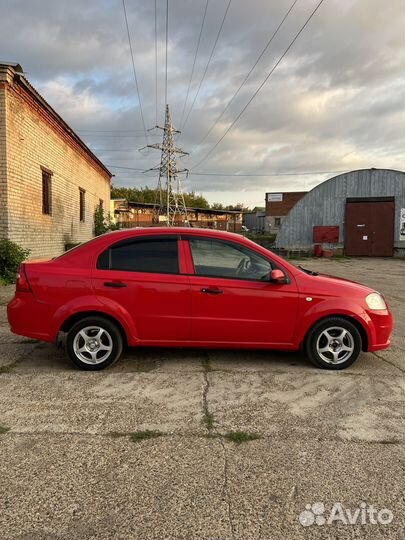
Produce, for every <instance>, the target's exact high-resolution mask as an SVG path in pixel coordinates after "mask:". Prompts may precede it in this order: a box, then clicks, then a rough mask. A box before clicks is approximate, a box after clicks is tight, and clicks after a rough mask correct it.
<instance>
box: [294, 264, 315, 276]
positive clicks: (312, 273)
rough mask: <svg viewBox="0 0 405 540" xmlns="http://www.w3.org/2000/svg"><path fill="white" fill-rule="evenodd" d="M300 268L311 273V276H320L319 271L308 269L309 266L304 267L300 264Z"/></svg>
mask: <svg viewBox="0 0 405 540" xmlns="http://www.w3.org/2000/svg"><path fill="white" fill-rule="evenodd" d="M298 268H299V269H300V270H302V271H303V272H305V273H306V274H309V275H310V276H319V272H314V271H313V270H308V268H303V267H302V266H300V265H298Z"/></svg>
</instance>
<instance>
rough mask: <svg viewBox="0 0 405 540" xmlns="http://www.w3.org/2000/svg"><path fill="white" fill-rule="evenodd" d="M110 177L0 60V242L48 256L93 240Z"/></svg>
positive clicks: (18, 70) (106, 204) (16, 70)
mask: <svg viewBox="0 0 405 540" xmlns="http://www.w3.org/2000/svg"><path fill="white" fill-rule="evenodd" d="M110 180H111V173H110V172H109V170H108V169H107V168H106V167H105V166H104V165H103V164H102V163H101V161H100V160H99V159H98V158H97V157H96V156H95V155H94V154H93V153H92V152H91V150H90V149H89V148H88V147H87V146H86V145H85V143H84V142H83V141H82V140H81V139H80V138H79V137H78V135H76V133H75V132H74V131H73V130H72V129H71V128H70V127H69V126H68V125H67V124H66V122H64V120H63V119H62V118H61V117H60V116H59V115H58V114H57V113H56V112H55V111H54V110H53V109H52V107H50V105H49V104H48V103H47V102H46V101H45V100H44V99H43V98H42V97H41V96H40V94H39V93H38V92H37V91H36V90H35V89H34V88H33V87H32V86H31V84H30V83H29V82H28V81H27V79H26V78H25V77H24V75H23V70H22V68H21V66H20V65H18V64H7V63H1V62H0V239H1V238H8V239H10V240H12V241H14V242H17V243H18V244H20V245H21V246H23V247H24V248H28V249H30V250H31V254H30V257H31V258H36V257H53V256H55V255H59V254H60V253H62V252H63V251H64V249H65V245H66V244H70V243H77V242H83V241H86V240H89V239H90V238H91V237H92V236H93V227H94V210H95V208H96V206H97V205H98V204H100V203H101V204H103V206H104V208H105V209H106V210H108V209H109V204H110Z"/></svg>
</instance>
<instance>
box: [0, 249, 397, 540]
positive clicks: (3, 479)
mask: <svg viewBox="0 0 405 540" xmlns="http://www.w3.org/2000/svg"><path fill="white" fill-rule="evenodd" d="M299 263H300V264H303V265H305V266H307V267H310V268H312V269H320V270H321V271H324V272H326V273H331V274H335V275H339V276H343V277H348V278H350V279H354V280H358V281H361V282H364V283H366V284H368V285H370V286H372V287H374V288H376V289H377V290H380V291H381V292H383V293H384V294H385V295H386V297H387V299H388V301H389V303H390V305H391V308H392V310H393V312H394V315H395V319H396V328H395V334H394V337H393V343H392V347H391V350H389V351H382V352H379V353H377V354H362V355H361V357H360V358H359V360H358V361H357V362H356V363H355V364H354V365H353V366H352V367H350V368H349V369H347V370H345V371H342V372H327V371H322V370H319V369H315V368H314V367H313V366H312V365H311V364H309V363H308V361H307V360H306V359H305V358H304V357H303V356H302V355H300V354H291V353H279V352H271V353H269V352H263V351H256V352H251V351H209V352H206V351H201V350H191V351H186V350H178V349H177V350H167V349H165V350H157V349H155V350H132V351H129V352H126V353H125V354H124V356H123V358H122V359H121V360H120V361H119V362H118V363H117V364H116V365H115V366H114V367H113V368H112V369H109V370H107V371H104V372H101V373H84V372H80V371H77V370H75V369H74V368H73V367H72V366H71V365H70V363H69V362H68V361H67V360H66V358H65V357H64V354H63V353H62V352H61V351H59V350H57V349H56V348H55V347H54V346H51V345H47V344H43V343H38V342H34V341H32V340H27V339H24V338H21V337H18V336H13V335H12V334H11V333H10V332H9V330H8V327H7V321H6V315H5V304H6V303H7V301H8V299H9V298H10V296H11V295H12V293H13V291H12V288H9V287H3V288H0V303H1V304H2V305H1V306H0V426H2V427H3V428H9V430H8V431H6V429H3V430H0V431H3V433H2V434H0V538H1V540H9V539H10V540H11V539H21V540H22V539H25V540H39V539H41V540H42V539H46V540H51V539H52V540H56V539H58V540H71V539H72V540H90V539H100V540H107V539H114V540H115V539H117V540H118V539H119V540H121V539H122V540H124V539H125V540H132V539H137V540H138V539H142V540H148V539H159V540H160V539H173V540H174V539H176V540H177V539H185V540H186V539H187V540H196V539H199V540H209V539H210V540H213V539H216V540H225V539H246V540H250V539H252V540H256V539H257V540H258V539H262V540H290V539H291V540H299V539H304V538H305V539H322V540H323V539H338V538H339V540H341V539H343V540H344V539H352V538H356V539H372V540H378V539H384V540H403V538H404V501H403V495H402V488H403V485H404V480H405V478H404V453H405V451H404V445H403V438H404V418H403V412H404V384H403V371H404V365H405V361H404V348H405V346H404V340H403V336H404V329H405V314H404V310H403V304H404V297H405V280H404V269H405V263H404V261H399V260H388V259H380V260H378V259H362V260H360V259H358V260H350V261H349V260H342V261H329V260H309V261H300V262H299ZM146 430H149V431H152V432H155V433H152V435H157V434H159V435H160V436H158V437H151V438H145V435H142V434H141V435H140V434H139V432H140V431H146ZM235 431H240V432H243V435H245V436H247V435H252V434H254V435H255V436H256V437H257V438H256V439H254V440H250V441H247V442H242V443H240V444H238V443H236V442H234V441H233V440H230V439H229V438H227V437H226V435H227V434H228V433H229V432H235ZM156 432H159V433H156ZM131 434H135V435H132V436H131ZM137 437H138V438H137ZM314 503H318V504H317V505H316V506H315V507H310V508H309V509H308V508H306V505H310V504H314ZM337 503H340V504H341V506H337ZM322 505H323V506H322ZM371 505H372V506H373V508H374V509H375V512H374V510H373V509H372V508H370V506H371ZM384 509H386V510H385V511H384ZM382 510H383V512H381V511H382ZM314 511H315V512H314ZM347 511H350V512H351V516H352V519H354V518H355V517H356V519H357V524H350V523H348V517H347V516H348V514H347ZM356 511H357V514H356ZM303 512H305V513H303ZM377 512H380V514H377ZM332 518H334V520H332ZM315 519H317V522H318V524H317V523H316V522H314V520H315ZM362 520H363V521H364V524H361V521H362ZM345 521H346V523H345ZM388 521H390V522H389V523H388ZM312 522H314V524H311V523H312ZM373 522H376V523H373ZM303 523H304V524H303Z"/></svg>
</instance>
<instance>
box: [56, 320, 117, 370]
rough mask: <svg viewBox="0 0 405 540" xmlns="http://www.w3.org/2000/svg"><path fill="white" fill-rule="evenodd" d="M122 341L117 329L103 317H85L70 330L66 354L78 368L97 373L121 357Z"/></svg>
mask: <svg viewBox="0 0 405 540" xmlns="http://www.w3.org/2000/svg"><path fill="white" fill-rule="evenodd" d="M122 347H123V339H122V335H121V332H120V331H119V329H118V327H117V326H116V325H115V324H114V323H113V322H111V321H109V320H108V319H105V318H104V317H85V318H83V319H81V320H80V321H78V322H77V323H76V324H74V325H73V326H72V328H70V330H69V331H68V333H67V338H66V352H67V355H68V356H69V358H70V359H71V361H72V362H73V363H74V364H75V365H76V366H77V367H79V368H81V369H84V370H87V371H97V370H100V369H104V368H106V367H108V366H111V365H112V364H113V363H114V362H116V361H117V360H118V358H119V357H120V356H121V353H122Z"/></svg>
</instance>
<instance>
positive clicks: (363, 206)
mask: <svg viewBox="0 0 405 540" xmlns="http://www.w3.org/2000/svg"><path fill="white" fill-rule="evenodd" d="M317 241H318V242H320V243H322V245H323V247H324V248H327V249H343V250H344V253H345V254H346V255H349V256H360V257H361V256H364V257H392V256H399V255H401V256H404V255H405V173H404V172H402V171H395V170H391V169H362V170H358V171H352V172H349V173H345V174H341V175H339V176H335V177H333V178H331V179H329V180H327V181H326V182H323V183H322V184H319V185H318V186H316V187H315V188H314V189H312V190H311V191H309V192H308V193H307V194H306V195H305V197H303V198H302V199H301V200H300V201H298V203H297V204H296V205H295V206H294V207H293V208H292V210H291V211H290V213H289V214H288V216H287V217H286V218H285V220H284V222H283V223H282V226H281V228H280V232H279V234H278V236H277V239H276V246H277V247H278V248H284V249H311V247H312V246H313V245H314V243H316V242H317Z"/></svg>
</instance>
